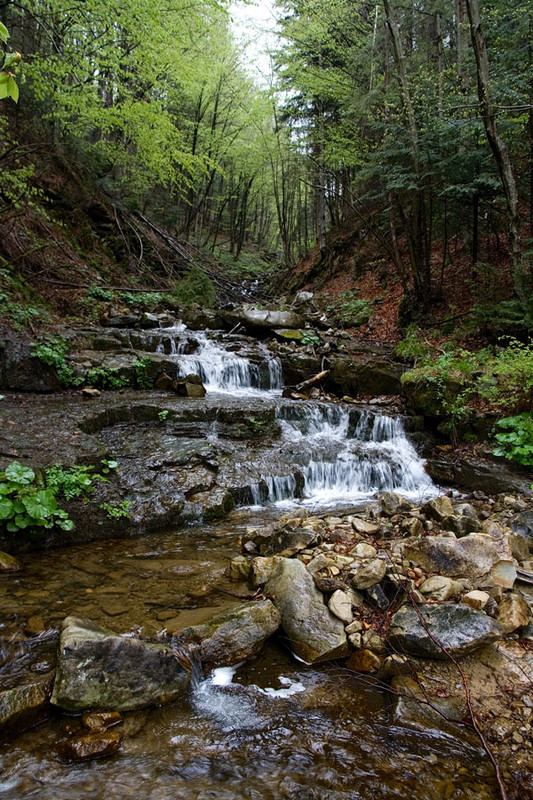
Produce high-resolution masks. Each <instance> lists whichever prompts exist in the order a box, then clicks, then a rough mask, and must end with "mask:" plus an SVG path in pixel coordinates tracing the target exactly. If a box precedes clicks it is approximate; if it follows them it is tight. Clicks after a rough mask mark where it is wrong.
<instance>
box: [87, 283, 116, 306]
mask: <svg viewBox="0 0 533 800" xmlns="http://www.w3.org/2000/svg"><path fill="white" fill-rule="evenodd" d="M87 297H88V298H89V299H90V300H101V301H102V302H104V303H110V302H111V301H112V300H113V297H114V295H113V292H112V291H111V290H110V289H102V288H101V287H100V286H91V288H90V289H89V290H88V291H87Z"/></svg>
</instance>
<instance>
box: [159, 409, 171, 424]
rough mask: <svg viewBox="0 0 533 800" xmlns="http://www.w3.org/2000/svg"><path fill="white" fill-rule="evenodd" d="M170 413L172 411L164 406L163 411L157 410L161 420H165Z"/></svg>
mask: <svg viewBox="0 0 533 800" xmlns="http://www.w3.org/2000/svg"><path fill="white" fill-rule="evenodd" d="M169 413H170V412H169V411H168V409H166V408H164V409H163V410H162V411H158V412H157V418H158V420H159V422H165V420H166V418H167V417H168V415H169Z"/></svg>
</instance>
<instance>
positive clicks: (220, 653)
mask: <svg viewBox="0 0 533 800" xmlns="http://www.w3.org/2000/svg"><path fill="white" fill-rule="evenodd" d="M280 619H281V618H280V614H279V611H278V610H277V609H276V607H275V606H274V604H273V603H272V602H271V601H270V600H262V601H260V602H256V603H247V604H246V605H242V606H237V607H236V608H231V609H229V611H224V612H222V614H217V615H216V616H215V617H213V619H211V620H209V622H205V623H204V624H203V625H193V626H191V627H189V628H184V629H183V630H182V631H181V632H180V633H179V634H178V636H177V637H176V638H175V643H176V646H177V647H178V648H179V649H181V650H185V651H186V652H187V651H190V650H192V649H194V650H195V651H196V653H197V655H198V657H199V658H200V661H201V663H202V668H203V670H204V672H205V673H208V672H210V671H211V670H212V669H215V667H221V666H231V665H232V664H238V663H239V661H244V660H245V659H246V658H250V657H251V656H253V655H255V654H256V653H258V652H259V651H260V650H261V648H262V647H263V645H264V643H265V641H266V640H267V639H268V637H269V636H272V634H273V633H275V631H276V630H277V629H278V627H279V624H280Z"/></svg>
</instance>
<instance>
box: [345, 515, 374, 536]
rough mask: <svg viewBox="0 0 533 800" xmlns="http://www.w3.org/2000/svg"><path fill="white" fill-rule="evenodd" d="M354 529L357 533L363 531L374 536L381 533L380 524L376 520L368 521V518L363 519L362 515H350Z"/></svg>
mask: <svg viewBox="0 0 533 800" xmlns="http://www.w3.org/2000/svg"><path fill="white" fill-rule="evenodd" d="M348 519H350V521H351V523H352V526H353V529H354V531H357V533H363V534H366V535H368V536H374V535H375V534H377V533H379V525H377V524H376V523H375V522H368V520H366V519H361V518H360V517H349V518H348Z"/></svg>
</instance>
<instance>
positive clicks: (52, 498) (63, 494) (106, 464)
mask: <svg viewBox="0 0 533 800" xmlns="http://www.w3.org/2000/svg"><path fill="white" fill-rule="evenodd" d="M117 467H118V463H117V462H116V461H112V460H107V459H102V463H101V471H100V472H95V468H94V467H93V466H83V465H79V464H74V465H73V466H71V467H65V466H63V465H62V464H54V465H53V466H51V467H47V468H46V469H44V470H42V472H40V473H39V474H38V475H36V473H35V472H34V470H32V469H31V468H29V467H25V466H24V465H23V464H21V463H20V462H18V461H13V462H12V463H11V464H10V465H9V466H8V467H6V470H5V472H2V473H0V521H2V523H3V524H5V525H6V528H7V530H8V531H12V532H16V531H19V530H25V529H26V528H48V529H49V528H53V527H54V526H57V527H59V528H62V529H63V530H65V531H70V530H72V528H73V527H74V523H73V522H72V520H71V519H69V516H68V513H67V512H66V511H65V510H63V509H61V508H59V507H58V499H59V498H64V499H65V500H73V499H75V498H82V499H83V498H86V497H88V495H89V494H91V493H92V492H94V490H95V485H94V484H95V483H96V482H100V483H102V482H107V480H108V479H107V478H106V477H105V475H107V474H109V473H110V472H111V471H112V470H115V469H117Z"/></svg>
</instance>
